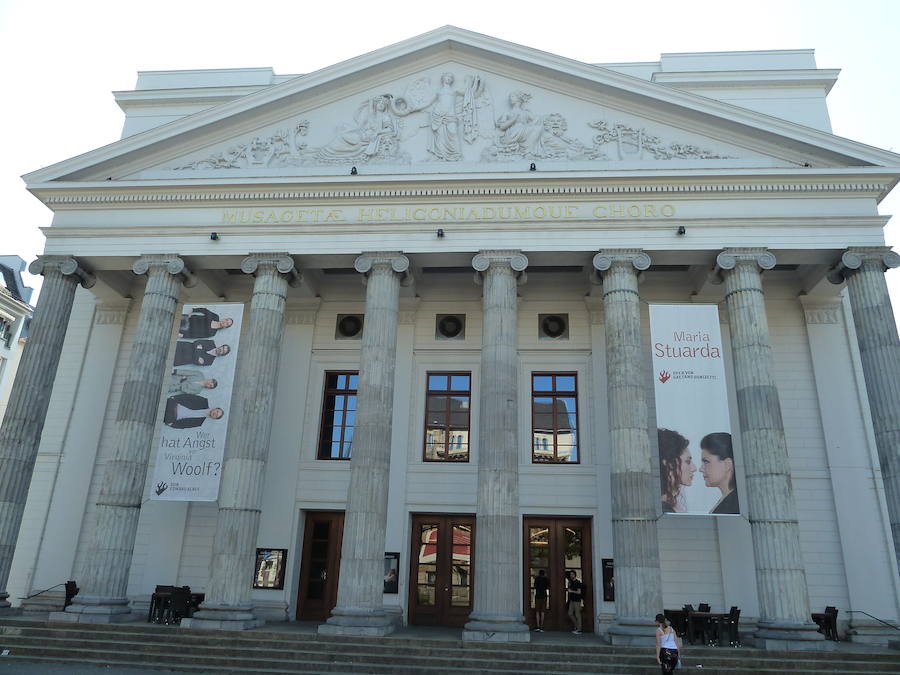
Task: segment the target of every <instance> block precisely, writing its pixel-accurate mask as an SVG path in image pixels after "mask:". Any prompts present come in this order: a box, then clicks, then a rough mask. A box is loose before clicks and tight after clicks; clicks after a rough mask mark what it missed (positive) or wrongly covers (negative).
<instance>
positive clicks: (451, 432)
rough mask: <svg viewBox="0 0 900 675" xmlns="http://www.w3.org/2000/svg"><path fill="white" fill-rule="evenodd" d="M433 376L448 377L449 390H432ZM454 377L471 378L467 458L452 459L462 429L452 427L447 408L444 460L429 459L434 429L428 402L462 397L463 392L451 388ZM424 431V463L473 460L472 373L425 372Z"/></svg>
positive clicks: (468, 394) (462, 371)
mask: <svg viewBox="0 0 900 675" xmlns="http://www.w3.org/2000/svg"><path fill="white" fill-rule="evenodd" d="M433 375H438V376H445V377H447V387H448V388H447V389H431V385H430V382H431V377H432V376H433ZM453 376H465V377H468V378H469V388H468V390H466V392H465V395H467V396H468V398H469V407H468V409H467V410H466V413H467V418H466V427H465V432H466V433H467V434H468V440H467V441H466V456H465V459H451V458H450V451H452V450H453V448H454V446H455V445H456V443H454V440H453V439H454V438H455V437H456V436H457V434H459V433H460V432H461V431H463V430H462V429H456V428H451V427H450V418H449V415H450V414H451V411H450V410H449V408H445V412H444V426H443V427H442V429H443V431H444V458H443V459H441V458H429V457H428V435H429V432H430V431H432V430H433V429H434V428H436V427H433V426H431V425H429V423H428V415H429V412H428V401H429V400H430V398H431V397H432V396H444V397H446V398H451V397H453V396H460V395H461V394H462V393H463V392H460V391H455V392H454V390H453V389H452V387H451V382H452V380H451V379H450V378H452V377H453ZM423 422H424V424H423V427H424V428H423V430H422V461H423V462H428V463H439V464H467V463H469V462H470V461H471V460H472V372H471V371H465V370H429V371H426V372H425V409H424V416H423ZM457 443H461V441H457Z"/></svg>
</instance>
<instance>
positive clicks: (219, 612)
mask: <svg viewBox="0 0 900 675" xmlns="http://www.w3.org/2000/svg"><path fill="white" fill-rule="evenodd" d="M265 623H266V621H265V619H261V618H259V617H258V616H256V615H255V614H254V613H253V605H220V604H208V603H205V602H204V603H203V604H202V605H201V606H200V609H199V610H197V611H196V612H194V615H193V616H191V617H188V618H185V619H182V620H181V624H180V625H181V626H183V627H185V628H203V629H209V630H249V629H251V628H259V627H260V626H263V625H265Z"/></svg>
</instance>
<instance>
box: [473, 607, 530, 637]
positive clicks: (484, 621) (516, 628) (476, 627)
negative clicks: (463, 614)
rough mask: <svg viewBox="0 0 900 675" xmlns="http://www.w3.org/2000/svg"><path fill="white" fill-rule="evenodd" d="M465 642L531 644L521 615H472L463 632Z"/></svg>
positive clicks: (481, 613)
mask: <svg viewBox="0 0 900 675" xmlns="http://www.w3.org/2000/svg"><path fill="white" fill-rule="evenodd" d="M463 640H465V641H466V642H531V631H530V630H529V628H528V626H527V625H526V624H525V617H524V616H521V615H518V616H517V615H505V614H490V613H487V612H480V613H477V614H476V613H474V612H473V613H472V614H470V615H469V621H468V623H466V625H465V630H464V631H463Z"/></svg>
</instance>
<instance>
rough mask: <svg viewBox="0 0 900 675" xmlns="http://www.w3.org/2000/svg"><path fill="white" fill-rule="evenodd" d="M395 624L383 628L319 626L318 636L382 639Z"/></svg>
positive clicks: (387, 624)
mask: <svg viewBox="0 0 900 675" xmlns="http://www.w3.org/2000/svg"><path fill="white" fill-rule="evenodd" d="M394 627H395V624H394V623H393V622H391V623H386V624H385V625H383V626H344V625H335V624H330V623H323V624H320V625H319V635H352V636H355V637H384V636H385V635H390V634H391V633H393V632H394Z"/></svg>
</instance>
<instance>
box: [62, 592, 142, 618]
mask: <svg viewBox="0 0 900 675" xmlns="http://www.w3.org/2000/svg"><path fill="white" fill-rule="evenodd" d="M128 603H129V600H128V598H102V597H98V596H89V595H87V596H80V595H79V596H78V600H77V601H76V602H73V603H72V604H71V605H69V606H68V607H66V609H65V610H64V611H62V612H50V615H49V616H48V617H47V619H48V620H49V621H62V622H68V623H128V622H130V621H141V620H142V619H145V618H146V617H145V616H142V615H141V614H137V613H135V612H132V611H131V608H130V607H129V606H128Z"/></svg>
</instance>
